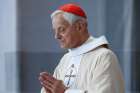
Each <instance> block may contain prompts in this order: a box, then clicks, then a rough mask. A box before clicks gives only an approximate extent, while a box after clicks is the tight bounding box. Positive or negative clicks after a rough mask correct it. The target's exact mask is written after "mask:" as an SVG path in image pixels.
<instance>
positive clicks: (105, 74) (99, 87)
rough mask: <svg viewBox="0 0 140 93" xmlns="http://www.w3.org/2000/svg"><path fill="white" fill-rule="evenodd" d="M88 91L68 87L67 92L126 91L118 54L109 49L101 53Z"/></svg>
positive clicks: (121, 92) (108, 92) (103, 92)
mask: <svg viewBox="0 0 140 93" xmlns="http://www.w3.org/2000/svg"><path fill="white" fill-rule="evenodd" d="M91 72H92V74H93V76H92V79H91V81H90V84H89V85H87V89H86V91H84V90H79V89H68V90H66V92H65V93H125V92H124V81H123V78H122V74H121V71H120V68H119V65H118V61H117V58H116V56H115V55H114V54H113V53H112V52H110V51H107V52H105V53H103V54H102V55H100V57H99V60H98V63H97V66H96V68H95V69H94V70H92V71H91Z"/></svg>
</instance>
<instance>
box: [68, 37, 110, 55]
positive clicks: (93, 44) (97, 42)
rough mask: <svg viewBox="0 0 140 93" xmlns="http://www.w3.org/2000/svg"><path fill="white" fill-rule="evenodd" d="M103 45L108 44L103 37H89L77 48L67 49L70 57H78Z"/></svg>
mask: <svg viewBox="0 0 140 93" xmlns="http://www.w3.org/2000/svg"><path fill="white" fill-rule="evenodd" d="M103 44H109V43H108V41H107V39H106V37H105V36H100V37H98V38H95V37H93V36H90V37H89V38H88V39H87V41H86V42H85V43H83V44H82V45H81V46H79V47H77V48H72V49H68V51H69V54H70V55H71V56H78V55H81V54H84V53H87V52H89V51H91V50H93V49H95V48H97V47H99V46H101V45H103Z"/></svg>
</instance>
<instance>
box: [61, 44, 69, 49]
mask: <svg viewBox="0 0 140 93" xmlns="http://www.w3.org/2000/svg"><path fill="white" fill-rule="evenodd" d="M60 47H61V48H63V49H68V48H69V47H68V46H65V45H60Z"/></svg>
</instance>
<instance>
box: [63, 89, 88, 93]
mask: <svg viewBox="0 0 140 93" xmlns="http://www.w3.org/2000/svg"><path fill="white" fill-rule="evenodd" d="M65 93H87V92H86V91H84V90H80V89H67V90H66V91H65Z"/></svg>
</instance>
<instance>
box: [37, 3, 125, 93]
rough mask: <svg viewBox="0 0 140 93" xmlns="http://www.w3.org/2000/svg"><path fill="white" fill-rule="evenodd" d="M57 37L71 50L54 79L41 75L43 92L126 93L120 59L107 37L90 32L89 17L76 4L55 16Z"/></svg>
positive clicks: (64, 8) (64, 6) (53, 23)
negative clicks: (111, 47)
mask: <svg viewBox="0 0 140 93" xmlns="http://www.w3.org/2000/svg"><path fill="white" fill-rule="evenodd" d="M51 18H52V26H53V30H54V34H55V38H56V39H58V41H59V43H60V46H61V48H65V49H68V53H66V54H65V55H64V56H63V57H62V59H61V61H60V63H59V64H58V66H57V67H56V69H55V71H54V75H53V76H51V75H50V74H49V73H48V72H42V73H40V76H39V80H40V83H41V85H42V89H41V93H124V81H123V78H122V73H121V71H120V67H119V64H118V60H117V57H116V56H115V54H114V53H113V52H112V51H111V50H110V49H109V48H108V42H107V40H106V38H105V37H104V36H101V37H99V38H95V37H93V36H91V35H90V34H89V33H88V29H87V25H88V24H87V16H86V14H85V12H84V11H83V10H82V9H81V8H80V7H79V6H78V5H76V4H71V3H70V4H65V5H63V6H61V7H60V8H59V9H58V10H56V11H54V12H53V13H52V15H51Z"/></svg>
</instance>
